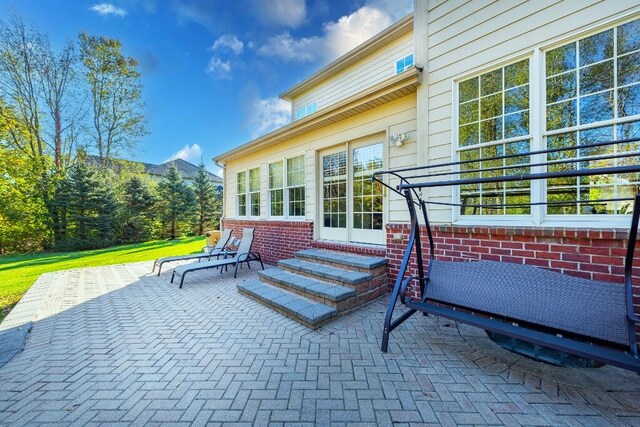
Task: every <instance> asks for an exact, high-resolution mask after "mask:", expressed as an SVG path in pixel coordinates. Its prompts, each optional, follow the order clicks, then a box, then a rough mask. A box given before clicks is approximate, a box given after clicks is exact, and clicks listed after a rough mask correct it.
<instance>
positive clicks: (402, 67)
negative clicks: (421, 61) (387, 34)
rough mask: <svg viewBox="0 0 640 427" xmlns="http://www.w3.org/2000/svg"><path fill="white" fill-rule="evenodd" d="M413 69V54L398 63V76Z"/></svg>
mask: <svg viewBox="0 0 640 427" xmlns="http://www.w3.org/2000/svg"><path fill="white" fill-rule="evenodd" d="M411 67H413V53H411V54H409V55H407V56H405V57H404V58H400V59H398V60H397V61H396V74H400V73H402V72H404V71H406V70H408V69H409V68H411Z"/></svg>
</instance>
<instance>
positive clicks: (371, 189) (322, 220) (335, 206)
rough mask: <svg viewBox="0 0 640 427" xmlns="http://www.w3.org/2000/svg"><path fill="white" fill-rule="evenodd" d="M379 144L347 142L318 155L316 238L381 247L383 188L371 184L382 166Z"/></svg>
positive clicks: (382, 238)
mask: <svg viewBox="0 0 640 427" xmlns="http://www.w3.org/2000/svg"><path fill="white" fill-rule="evenodd" d="M383 148H384V146H383V144H382V142H372V141H369V142H361V143H357V144H356V143H349V144H346V145H342V146H340V147H336V148H333V149H331V150H326V151H323V152H321V153H320V168H321V170H320V171H319V172H320V173H319V175H320V182H321V188H322V193H321V203H320V204H319V221H318V223H319V225H320V227H319V237H320V238H321V239H324V240H337V241H342V242H357V243H374V244H384V242H385V235H384V209H383V206H384V203H383V191H382V186H381V185H379V184H377V183H373V182H371V176H372V175H373V173H374V172H377V171H380V170H382V169H383V167H384V162H383Z"/></svg>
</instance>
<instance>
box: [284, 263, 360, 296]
mask: <svg viewBox="0 0 640 427" xmlns="http://www.w3.org/2000/svg"><path fill="white" fill-rule="evenodd" d="M278 267H280V268H281V269H283V270H286V271H289V272H292V273H296V274H302V275H304V276H309V277H313V278H316V279H320V280H322V281H326V282H331V283H337V284H339V285H343V286H348V287H350V288H356V289H357V288H358V285H360V284H366V283H367V282H369V281H370V280H371V279H372V277H371V275H370V274H367V273H363V272H360V271H353V270H345V269H344V268H338V267H333V266H329V265H324V264H316V263H313V262H308V261H303V260H301V259H297V258H293V259H284V260H281V261H278Z"/></svg>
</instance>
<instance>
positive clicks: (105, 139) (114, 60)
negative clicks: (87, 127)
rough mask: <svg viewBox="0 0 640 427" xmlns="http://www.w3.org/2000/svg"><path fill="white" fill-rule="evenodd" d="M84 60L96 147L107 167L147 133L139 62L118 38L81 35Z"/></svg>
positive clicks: (81, 52) (82, 57)
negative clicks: (127, 52) (114, 158)
mask: <svg viewBox="0 0 640 427" xmlns="http://www.w3.org/2000/svg"><path fill="white" fill-rule="evenodd" d="M79 37H80V57H81V60H82V64H83V67H84V75H85V78H86V82H87V84H88V86H89V92H90V99H91V119H92V126H91V128H92V130H93V132H92V133H93V142H92V145H93V146H94V148H95V149H96V151H97V153H98V156H99V157H100V160H101V162H102V164H103V165H106V164H108V162H109V160H110V159H111V158H112V157H114V156H115V155H117V154H118V153H119V152H121V151H122V150H125V149H132V148H133V147H134V146H135V144H136V143H137V142H138V139H139V138H141V137H142V136H144V135H146V134H147V129H146V122H145V118H144V111H143V110H144V102H143V100H142V83H141V82H140V73H139V72H138V61H136V60H135V59H134V58H132V57H128V56H125V55H124V54H123V53H122V43H121V42H120V41H119V40H117V39H112V38H108V37H102V36H92V35H89V34H87V33H81V34H80V36H79Z"/></svg>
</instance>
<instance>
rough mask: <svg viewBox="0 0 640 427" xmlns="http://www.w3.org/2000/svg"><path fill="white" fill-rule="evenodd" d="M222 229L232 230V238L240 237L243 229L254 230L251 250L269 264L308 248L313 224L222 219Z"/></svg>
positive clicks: (305, 222)
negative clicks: (249, 228) (251, 228)
mask: <svg viewBox="0 0 640 427" xmlns="http://www.w3.org/2000/svg"><path fill="white" fill-rule="evenodd" d="M223 227H225V228H231V229H233V236H234V237H240V236H241V235H242V229H243V228H245V227H253V228H255V229H256V231H255V234H254V240H253V247H252V249H253V250H254V251H256V252H258V253H260V256H262V260H263V261H265V262H267V263H269V264H275V263H276V262H277V261H279V260H281V259H287V258H292V257H293V253H294V252H296V251H300V250H302V249H308V248H310V247H311V241H312V240H313V223H312V222H307V221H252V220H238V219H224V220H223Z"/></svg>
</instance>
